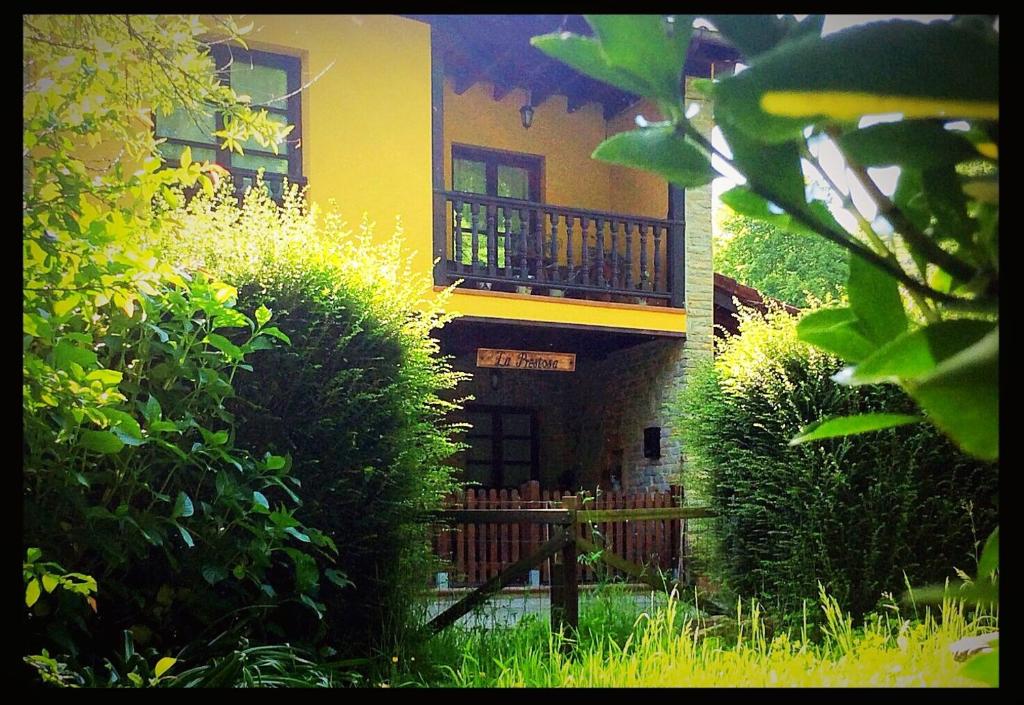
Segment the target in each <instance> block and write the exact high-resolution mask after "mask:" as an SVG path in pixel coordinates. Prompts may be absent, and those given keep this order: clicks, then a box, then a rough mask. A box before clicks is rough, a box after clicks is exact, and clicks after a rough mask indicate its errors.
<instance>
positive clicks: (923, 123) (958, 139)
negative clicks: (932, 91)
mask: <svg viewBox="0 0 1024 705" xmlns="http://www.w3.org/2000/svg"><path fill="white" fill-rule="evenodd" d="M839 145H840V146H841V147H842V149H843V151H844V152H845V153H846V154H848V155H849V156H850V157H851V158H852V159H853V161H855V162H857V163H858V164H860V165H861V166H891V165H896V166H907V167H912V168H914V169H931V168H933V167H939V166H951V165H953V164H958V163H960V162H963V161H967V160H971V159H977V158H978V152H977V150H976V149H975V148H974V145H972V144H971V143H970V142H969V141H967V140H966V139H964V138H963V137H962V136H961V135H960V134H959V133H957V132H953V131H951V130H947V129H945V128H944V127H943V126H942V124H941V123H940V122H938V121H935V120H901V121H899V122H885V123H881V124H878V125H871V126H870V127H865V128H863V129H861V130H853V131H852V132H847V133H846V134H844V135H842V137H840V138H839Z"/></svg>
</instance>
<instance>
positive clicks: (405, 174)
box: [246, 15, 433, 271]
mask: <svg viewBox="0 0 1024 705" xmlns="http://www.w3.org/2000/svg"><path fill="white" fill-rule="evenodd" d="M254 19H255V21H256V28H255V29H254V31H253V33H252V35H251V38H247V40H246V41H247V43H248V44H249V45H250V46H251V47H252V48H253V49H265V50H267V51H276V52H279V53H282V54H291V55H295V56H300V57H301V58H302V77H303V84H305V83H307V82H309V81H311V80H313V79H314V78H316V80H315V81H314V82H313V83H312V85H310V86H309V87H308V88H306V89H305V90H304V91H303V92H302V150H301V151H302V170H303V175H304V176H306V178H307V179H308V180H309V197H310V199H311V200H313V201H319V202H321V203H326V202H327V201H328V199H335V200H336V201H337V204H338V207H339V208H340V210H341V212H342V213H343V214H344V215H345V217H346V219H347V220H348V221H349V223H350V224H351V225H353V226H355V225H358V223H359V221H360V219H361V218H362V215H363V213H364V212H366V213H367V214H368V215H369V217H370V219H371V220H375V221H376V223H377V227H376V230H375V232H376V235H377V237H378V238H381V239H386V238H389V237H390V236H391V234H392V233H393V231H394V223H395V217H396V216H401V221H402V226H403V227H404V229H405V240H406V244H407V247H409V248H410V249H412V250H415V251H416V253H417V256H416V259H415V266H416V267H417V269H420V270H422V271H429V270H430V269H431V267H432V261H431V251H432V241H433V239H432V234H431V228H432V223H433V220H432V208H433V203H432V196H431V192H432V186H431V175H430V163H431V148H430V145H431V143H430V136H431V124H430V122H431V121H430V114H431V111H430V27H429V26H428V25H426V24H425V23H423V22H417V21H415V20H410V19H405V18H402V17H396V16H394V15H263V16H260V15H257V16H255V17H254ZM332 63H333V66H331V64H332ZM329 66H330V68H328V67H329ZM325 69H327V70H326V71H324V70H325ZM321 72H323V75H320V74H321ZM318 76H319V77H318Z"/></svg>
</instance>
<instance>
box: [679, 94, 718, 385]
mask: <svg viewBox="0 0 1024 705" xmlns="http://www.w3.org/2000/svg"><path fill="white" fill-rule="evenodd" d="M686 102H687V106H689V104H690V103H696V104H698V105H699V106H700V112H698V113H697V115H696V116H694V117H693V118H692V122H693V125H694V127H696V128H697V129H698V130H699V131H700V133H701V134H703V135H704V136H705V137H707V138H708V139H711V128H712V126H713V123H712V120H711V104H710V103H707V102H705V101H704V100H703V99H702V98H701V96H700V95H698V94H697V93H695V92H693V91H692V90H691V89H690V88H689V84H688V85H687V91H686ZM712 210H713V203H712V194H711V184H708V185H707V186H701V187H700V188H689V189H687V190H686V345H685V349H684V353H683V367H684V369H691V368H692V367H693V366H694V365H696V364H697V363H699V362H700V361H701V360H707V359H709V358H711V357H712V355H713V353H714V315H715V305H714V302H715V298H714V297H715V275H714V269H713V262H712V255H711V218H712Z"/></svg>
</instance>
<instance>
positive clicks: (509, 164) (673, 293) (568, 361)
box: [158, 15, 737, 488]
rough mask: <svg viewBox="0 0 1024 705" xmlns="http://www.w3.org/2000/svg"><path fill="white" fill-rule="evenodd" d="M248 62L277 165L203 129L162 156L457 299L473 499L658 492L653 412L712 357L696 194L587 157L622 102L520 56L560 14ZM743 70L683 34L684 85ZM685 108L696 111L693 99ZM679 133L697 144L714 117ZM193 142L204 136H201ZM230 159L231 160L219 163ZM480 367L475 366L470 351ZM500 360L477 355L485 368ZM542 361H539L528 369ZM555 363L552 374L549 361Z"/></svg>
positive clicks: (265, 42) (448, 337) (452, 22)
mask: <svg viewBox="0 0 1024 705" xmlns="http://www.w3.org/2000/svg"><path fill="white" fill-rule="evenodd" d="M255 24H256V27H255V29H254V31H253V33H252V35H251V38H247V43H248V44H249V50H248V51H245V50H242V49H240V48H236V47H231V48H229V47H228V46H227V45H224V44H221V45H218V46H217V47H216V48H215V53H216V54H217V58H218V61H219V63H220V64H221V65H222V66H225V65H230V69H229V71H228V72H227V73H226V75H228V76H229V80H230V81H231V82H232V84H233V86H234V87H235V88H236V89H237V90H238V91H239V92H240V93H247V94H249V95H251V96H252V98H253V102H254V103H255V104H258V105H262V106H264V107H266V108H267V109H268V111H269V112H270V113H271V115H272V116H274V117H275V118H276V119H280V120H282V121H287V122H289V123H292V124H294V125H295V129H294V131H293V133H292V134H291V135H290V137H289V142H288V144H287V145H286V147H285V149H284V150H283V151H282V154H281V155H279V156H277V155H273V154H269V153H261V152H260V151H259V149H258V146H257V145H247V148H246V156H245V157H241V158H240V157H238V156H237V155H235V156H231V155H229V154H227V153H226V152H221V151H215V150H213V149H210V150H209V152H208V153H206V152H204V151H203V150H204V149H205V148H208V147H210V145H211V142H212V139H210V138H209V137H208V133H209V132H211V131H212V129H210V128H213V127H215V120H216V118H211V123H210V125H209V126H197V125H194V124H175V123H174V122H173V121H165V122H164V123H162V124H161V125H158V131H159V132H160V134H161V135H162V136H165V137H167V138H168V143H167V149H168V150H169V151H171V152H173V151H174V150H175V149H181V148H182V147H183V146H184V145H186V144H188V145H190V146H191V147H192V154H193V157H194V158H197V159H200V158H210V159H218V160H221V161H222V163H224V165H225V166H227V167H228V168H230V169H231V170H232V172H233V173H234V174H235V177H236V179H238V180H241V181H245V180H248V179H251V177H252V175H253V174H254V173H255V169H257V168H261V167H262V168H264V169H265V172H266V174H267V179H268V181H269V182H271V183H278V182H279V181H280V179H281V177H283V176H285V175H287V176H288V178H289V179H290V180H291V181H293V182H295V181H298V182H300V183H304V184H308V189H309V191H308V193H309V196H310V198H311V199H313V200H316V201H321V202H324V201H327V200H328V199H334V200H336V201H337V203H338V204H339V206H340V207H341V209H342V210H343V212H345V213H346V215H347V216H348V218H349V220H350V221H354V220H356V221H357V220H358V219H359V218H360V217H361V215H362V213H363V212H366V213H368V214H369V216H370V218H371V220H374V221H376V223H377V229H376V230H377V233H378V234H380V235H381V236H382V237H383V236H387V235H390V232H391V230H392V224H393V222H394V219H395V218H396V217H400V219H401V223H402V226H403V228H404V231H405V238H406V246H407V247H408V248H409V249H410V250H411V251H413V252H415V258H414V261H415V263H416V266H417V267H420V268H422V270H423V271H432V272H433V278H434V284H435V288H436V289H437V290H441V289H443V288H445V287H447V286H449V285H450V284H452V283H454V282H461V283H460V284H459V287H458V289H457V291H456V293H455V294H454V296H453V297H452V299H451V304H450V308H451V309H453V310H455V311H457V312H458V313H460V314H462V317H461V318H459V319H457V320H456V321H455V322H453V323H451V324H449V325H448V326H446V327H445V328H444V329H443V330H442V331H441V332H440V333H439V336H440V341H441V346H442V350H443V351H444V352H445V353H447V354H449V355H452V356H453V358H454V364H455V366H456V367H457V368H460V369H463V370H466V371H468V372H471V373H472V374H473V379H472V381H471V382H470V384H469V385H468V386H467V388H465V389H462V390H460V391H461V393H463V394H472V395H473V396H474V397H475V400H474V401H473V402H472V403H471V404H468V405H467V407H466V416H465V420H467V421H469V422H470V423H471V424H472V426H473V430H472V431H471V432H470V433H469V435H468V438H467V442H468V443H469V446H470V448H469V450H468V451H467V452H466V453H464V454H463V455H462V457H460V458H459V459H458V462H459V464H460V465H461V466H462V467H463V468H464V469H465V478H466V480H467V481H468V482H474V483H479V484H482V485H484V486H491V487H495V486H497V487H514V486H518V485H519V484H521V483H523V482H525V481H527V480H530V479H536V480H540V481H541V482H542V483H543V484H544V485H547V486H550V487H556V486H557V487H561V488H569V487H574V488H575V487H579V486H581V485H582V486H587V487H591V488H592V487H594V486H595V485H601V486H602V487H609V486H615V485H621V486H623V487H627V488H628V487H649V486H652V485H653V486H664V485H665V484H667V482H668V481H669V479H670V478H671V476H672V475H673V474H674V473H675V471H676V470H677V469H678V466H679V463H680V448H679V446H678V443H677V442H676V441H675V440H674V439H673V438H672V437H671V436H670V434H669V432H668V428H667V425H668V424H667V417H666V412H667V409H666V404H667V403H668V402H670V401H671V398H672V395H673V392H674V391H675V390H676V389H678V386H679V385H680V384H682V383H684V382H685V379H686V376H687V374H688V370H689V369H690V368H691V367H692V365H693V364H695V363H696V362H697V361H698V360H699V359H701V358H703V357H707V356H709V355H710V354H711V344H712V320H713V307H714V300H713V299H714V297H713V283H712V276H713V275H712V270H711V195H710V187H705V188H701V189H694V190H691V191H690V192H687V193H684V192H683V189H681V188H677V187H674V186H672V187H670V186H669V185H668V184H666V182H665V181H664V180H662V179H660V178H658V177H655V176H652V175H650V174H646V173H642V172H639V171H635V170H631V169H626V168H622V167H616V166H611V165H608V164H604V163H601V162H597V161H594V160H592V159H591V158H590V154H591V152H592V151H593V150H594V148H595V147H596V146H597V145H598V144H599V143H600V142H601V141H603V140H604V139H605V138H606V137H608V136H609V135H611V134H614V133H616V132H620V131H623V130H628V129H632V128H633V127H634V126H635V123H636V120H637V117H638V116H643V117H645V118H646V119H648V120H655V119H657V118H658V116H657V114H656V113H655V111H654V110H653V109H652V107H651V106H650V105H648V104H646V103H644V102H643V101H641V100H639V99H638V98H637V97H636V96H632V95H630V94H627V93H623V92H622V91H619V90H616V89H614V88H611V87H609V86H606V85H604V84H601V83H600V82H598V81H594V80H592V79H589V78H587V77H585V76H582V75H580V74H578V73H576V72H574V71H573V70H571V69H569V68H568V67H565V66H563V65H561V64H559V63H557V62H555V61H553V60H551V59H548V58H547V57H545V56H544V55H543V54H541V53H540V52H539V51H537V50H535V49H534V48H533V47H531V46H530V44H529V39H530V37H531V36H534V35H538V34H544V33H548V32H552V31H558V30H562V29H565V30H569V31H575V32H580V33H589V28H588V26H587V25H586V23H585V22H584V21H583V19H582V17H580V16H574V15H569V16H564V15H514V16H513V15H471V16H470V15H464V16H459V15H432V16H427V15H409V16H388V15H315V16H301V15H274V16H256V17H255ZM736 58H737V56H736V54H735V52H734V51H733V50H732V49H730V48H729V47H727V46H725V45H723V43H722V42H721V41H720V40H718V39H717V38H716V37H715V36H714V33H711V32H703V31H702V32H699V33H698V35H697V36H696V37H695V39H694V42H693V46H692V48H691V55H690V58H689V60H688V63H687V68H686V73H687V74H688V75H694V76H709V75H714V73H715V72H716V71H717V72H719V73H721V72H724V71H727V70H729V67H730V66H731V65H732V64H733V63H734V62H735V60H736ZM690 100H692V101H693V102H694V103H697V104H698V105H699V100H697V99H696V98H694V97H693V96H688V101H690ZM699 107H701V112H700V113H699V114H698V115H697V117H696V118H695V122H696V123H697V124H698V125H699V126H700V127H701V128H702V129H705V130H708V129H710V117H709V115H708V113H709V112H710V109H709V108H708V107H707V106H699ZM204 127H205V129H203V128H204ZM232 160H233V161H232ZM481 350H483V351H484V352H481ZM493 350H498V351H507V352H504V353H502V352H487V351H493ZM524 352H529V353H544V354H541V355H538V354H523V353H524ZM554 353H562V355H555V354H554Z"/></svg>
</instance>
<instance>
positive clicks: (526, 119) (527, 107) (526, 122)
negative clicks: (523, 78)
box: [519, 93, 533, 130]
mask: <svg viewBox="0 0 1024 705" xmlns="http://www.w3.org/2000/svg"><path fill="white" fill-rule="evenodd" d="M526 95H527V98H526V103H525V104H524V105H523V107H521V108H519V116H520V117H521V118H522V119H523V128H524V129H527V130H529V129H530V125H532V124H533V100H532V99H531V98H530V94H529V93H527V94H526Z"/></svg>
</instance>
